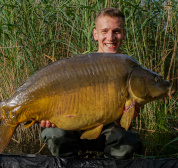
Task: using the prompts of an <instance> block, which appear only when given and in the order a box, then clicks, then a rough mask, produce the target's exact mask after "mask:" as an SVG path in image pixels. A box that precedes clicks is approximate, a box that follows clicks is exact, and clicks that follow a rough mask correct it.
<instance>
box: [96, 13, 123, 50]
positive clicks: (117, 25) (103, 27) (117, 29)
mask: <svg viewBox="0 0 178 168" xmlns="http://www.w3.org/2000/svg"><path fill="white" fill-rule="evenodd" d="M125 34H126V30H125V29H124V21H123V19H122V18H121V17H120V18H118V17H110V16H102V17H101V18H98V21H97V23H96V29H93V36H94V39H95V40H97V41H98V52H107V53H117V52H119V48H120V46H121V43H122V40H124V39H125Z"/></svg>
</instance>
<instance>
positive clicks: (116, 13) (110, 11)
mask: <svg viewBox="0 0 178 168" xmlns="http://www.w3.org/2000/svg"><path fill="white" fill-rule="evenodd" d="M102 16H110V17H119V18H120V17H121V18H122V19H123V21H124V23H125V15H124V13H123V12H122V11H120V10H119V9H117V8H114V7H108V8H104V9H102V10H101V11H99V13H98V14H97V16H96V18H95V26H96V24H97V22H98V19H99V18H100V17H102Z"/></svg>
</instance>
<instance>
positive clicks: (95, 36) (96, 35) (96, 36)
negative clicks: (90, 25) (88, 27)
mask: <svg viewBox="0 0 178 168" xmlns="http://www.w3.org/2000/svg"><path fill="white" fill-rule="evenodd" d="M93 37H94V39H95V40H96V41H97V40H98V33H97V30H96V29H95V28H94V29H93Z"/></svg>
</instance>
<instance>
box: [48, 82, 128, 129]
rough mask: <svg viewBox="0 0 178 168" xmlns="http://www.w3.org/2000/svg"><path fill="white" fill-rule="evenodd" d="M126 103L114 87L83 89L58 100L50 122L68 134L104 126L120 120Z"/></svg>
mask: <svg viewBox="0 0 178 168" xmlns="http://www.w3.org/2000/svg"><path fill="white" fill-rule="evenodd" d="M124 103H125V99H124V98H123V99H121V98H120V96H119V94H118V89H116V85H115V84H114V83H107V84H98V85H95V86H88V87H83V88H79V89H77V90H74V91H70V92H64V93H62V94H61V95H60V96H59V97H58V103H55V104H54V108H53V109H54V110H55V112H54V113H53V114H55V115H54V116H52V117H51V119H50V121H51V122H52V123H55V124H56V125H57V126H58V127H59V128H62V129H65V130H83V129H86V128H90V127H92V126H95V125H96V124H104V125H105V124H108V123H111V122H113V121H114V120H116V119H118V118H120V117H121V115H122V110H123V107H124Z"/></svg>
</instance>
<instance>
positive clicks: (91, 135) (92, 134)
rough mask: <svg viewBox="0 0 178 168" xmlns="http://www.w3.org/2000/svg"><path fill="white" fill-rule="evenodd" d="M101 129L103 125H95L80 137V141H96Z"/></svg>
mask: <svg viewBox="0 0 178 168" xmlns="http://www.w3.org/2000/svg"><path fill="white" fill-rule="evenodd" d="M102 129H103V124H100V125H97V126H95V127H92V128H90V129H88V130H86V131H85V132H84V133H83V134H82V135H81V137H80V139H96V138H98V137H99V135H100V133H101V131H102Z"/></svg>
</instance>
